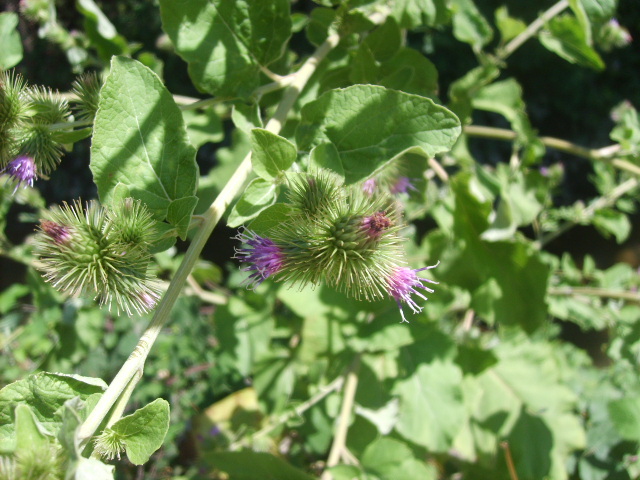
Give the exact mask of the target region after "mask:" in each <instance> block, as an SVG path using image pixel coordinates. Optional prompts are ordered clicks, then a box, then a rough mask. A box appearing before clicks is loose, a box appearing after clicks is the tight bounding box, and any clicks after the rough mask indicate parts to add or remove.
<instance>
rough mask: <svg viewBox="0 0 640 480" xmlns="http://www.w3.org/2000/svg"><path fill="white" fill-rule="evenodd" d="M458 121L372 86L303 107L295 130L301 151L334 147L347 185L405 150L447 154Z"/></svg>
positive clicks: (423, 102)
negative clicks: (324, 144)
mask: <svg viewBox="0 0 640 480" xmlns="http://www.w3.org/2000/svg"><path fill="white" fill-rule="evenodd" d="M458 135H460V122H459V121H458V119H457V117H456V116H455V115H454V114H453V113H451V112H450V111H449V110H447V109H446V108H444V107H442V106H440V105H436V104H435V103H434V102H433V101H432V100H430V99H428V98H424V97H420V96H417V95H410V94H406V93H403V92H398V91H395V90H388V89H386V88H384V87H379V86H374V85H354V86H352V87H348V88H345V89H337V90H330V91H328V92H326V93H324V94H323V95H322V96H321V97H320V98H318V99H317V100H315V101H313V102H310V103H307V104H306V105H305V106H304V107H302V120H301V122H300V125H299V126H298V129H297V131H296V140H297V143H298V148H299V149H300V150H302V151H311V149H312V148H313V147H315V146H317V145H320V144H322V143H327V142H330V143H333V144H334V146H335V147H336V149H337V151H338V155H339V156H340V160H341V162H342V166H343V168H344V172H345V178H346V182H347V183H355V182H357V181H359V180H362V179H363V178H366V177H368V176H369V175H371V174H372V173H373V172H374V171H375V170H376V169H377V168H379V167H381V166H382V165H384V164H385V163H386V162H388V161H389V160H391V159H392V158H393V157H395V156H397V155H399V154H401V153H403V152H406V151H407V150H409V149H413V148H416V149H420V150H422V151H424V153H425V154H426V155H428V156H434V155H436V154H437V153H443V152H446V151H448V150H449V149H450V148H451V147H452V146H453V144H454V143H455V141H456V139H457V138H458Z"/></svg>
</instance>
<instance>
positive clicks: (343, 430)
mask: <svg viewBox="0 0 640 480" xmlns="http://www.w3.org/2000/svg"><path fill="white" fill-rule="evenodd" d="M359 369H360V355H359V354H358V355H356V357H355V358H354V360H353V363H352V364H351V366H350V367H349V372H348V373H347V379H346V381H345V385H344V393H343V396H342V406H341V407H340V416H339V417H338V426H337V428H336V434H335V436H334V437H333V443H332V444H331V450H330V451H329V457H328V458H327V466H326V468H331V467H333V466H335V465H337V464H338V461H339V460H340V456H341V455H342V452H343V450H344V448H345V446H346V444H347V432H348V431H349V422H350V421H351V413H352V411H353V403H354V400H355V398H356V390H357V389H358V370H359ZM332 478H333V476H332V475H331V473H329V472H328V471H327V470H326V469H325V471H324V472H323V473H322V477H320V480H332Z"/></svg>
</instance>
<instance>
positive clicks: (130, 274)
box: [34, 198, 159, 315]
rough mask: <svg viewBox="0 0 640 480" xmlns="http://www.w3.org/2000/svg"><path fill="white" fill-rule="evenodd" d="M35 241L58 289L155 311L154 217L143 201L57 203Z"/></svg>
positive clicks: (125, 307)
mask: <svg viewBox="0 0 640 480" xmlns="http://www.w3.org/2000/svg"><path fill="white" fill-rule="evenodd" d="M45 217H46V218H43V219H41V220H40V230H39V232H38V234H37V235H36V238H35V242H34V253H35V254H36V255H37V256H38V257H39V259H40V264H39V268H40V269H41V271H42V272H43V274H44V277H45V279H46V280H47V281H48V282H50V283H51V284H52V285H53V286H54V287H55V288H56V289H58V290H60V291H62V292H65V293H67V294H69V295H73V296H76V295H89V296H91V297H93V298H95V299H97V300H98V301H99V303H100V305H107V306H109V308H111V307H112V306H113V305H115V307H116V309H117V310H118V311H120V310H124V311H125V312H127V314H129V315H132V314H133V312H137V313H139V314H142V313H146V312H148V311H150V310H152V309H153V308H154V307H155V305H156V302H157V301H158V299H159V293H158V292H159V288H158V285H157V283H156V282H155V281H154V280H153V278H152V276H151V275H150V274H149V272H148V266H149V260H150V253H149V248H150V246H151V244H152V242H153V239H154V235H155V233H154V225H155V221H154V220H153V218H152V216H151V214H150V213H149V211H148V209H147V208H146V207H145V206H144V205H143V204H142V203H140V202H139V201H134V200H133V199H131V198H126V199H124V200H123V201H122V202H120V203H119V204H117V205H116V206H114V207H111V208H106V207H103V206H101V205H99V204H98V203H97V202H96V201H91V202H88V203H87V204H86V205H85V206H84V208H83V206H82V204H81V202H79V201H76V202H74V203H73V204H72V205H68V204H66V203H65V204H64V205H62V206H60V207H58V206H56V207H53V208H52V209H51V210H49V211H48V212H47V213H46V214H45Z"/></svg>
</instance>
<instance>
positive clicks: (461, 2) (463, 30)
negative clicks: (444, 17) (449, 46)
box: [452, 0, 493, 52]
mask: <svg viewBox="0 0 640 480" xmlns="http://www.w3.org/2000/svg"><path fill="white" fill-rule="evenodd" d="M452 3H453V9H454V14H453V19H452V20H453V35H454V36H455V37H456V38H457V39H458V40H460V41H461V42H465V43H468V44H469V45H471V47H472V48H473V50H474V51H476V52H479V51H481V50H482V47H483V46H485V45H486V44H487V43H489V42H490V41H491V39H492V38H493V30H492V29H491V26H490V25H489V22H487V20H486V19H485V18H484V17H483V16H482V14H481V13H480V11H479V10H478V8H477V7H476V5H475V4H474V3H473V1H471V0H453V2H452Z"/></svg>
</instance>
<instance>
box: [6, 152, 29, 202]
mask: <svg viewBox="0 0 640 480" xmlns="http://www.w3.org/2000/svg"><path fill="white" fill-rule="evenodd" d="M2 172H4V173H6V174H7V175H9V179H10V180H13V181H15V182H16V188H15V189H14V190H13V193H16V191H17V190H18V187H20V185H23V186H25V187H26V186H27V185H29V186H30V187H33V181H34V180H35V179H36V178H38V175H37V173H36V162H35V161H34V160H33V158H31V157H29V156H27V155H20V156H19V157H16V158H15V159H14V160H11V161H10V162H9V165H7V166H6V167H5V168H4V169H3V170H2Z"/></svg>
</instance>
